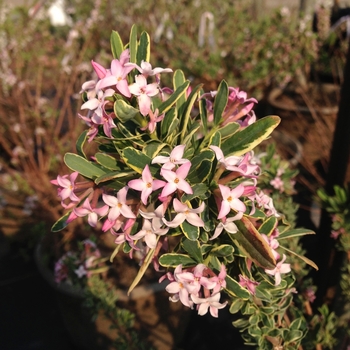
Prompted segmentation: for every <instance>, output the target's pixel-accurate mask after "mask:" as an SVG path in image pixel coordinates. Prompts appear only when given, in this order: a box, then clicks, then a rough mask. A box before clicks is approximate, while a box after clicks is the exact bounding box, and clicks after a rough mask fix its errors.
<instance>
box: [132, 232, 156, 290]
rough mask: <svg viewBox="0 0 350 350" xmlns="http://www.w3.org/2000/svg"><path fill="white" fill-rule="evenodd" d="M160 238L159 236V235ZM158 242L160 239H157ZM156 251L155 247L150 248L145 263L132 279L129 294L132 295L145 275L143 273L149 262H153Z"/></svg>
mask: <svg viewBox="0 0 350 350" xmlns="http://www.w3.org/2000/svg"><path fill="white" fill-rule="evenodd" d="M158 239H159V237H158ZM157 242H158V240H157ZM154 253H155V248H153V249H150V250H149V252H148V253H147V255H146V257H145V258H144V260H143V263H142V265H141V267H140V269H139V272H138V273H137V275H136V277H135V278H134V280H133V281H132V283H131V285H130V287H129V290H128V295H130V293H131V292H132V290H133V289H134V288H135V287H136V286H137V285H138V283H139V282H140V281H141V278H142V277H143V275H144V274H145V272H146V270H147V268H148V266H149V264H150V263H151V262H152V259H153V256H154Z"/></svg>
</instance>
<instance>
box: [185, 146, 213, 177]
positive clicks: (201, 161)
mask: <svg viewBox="0 0 350 350" xmlns="http://www.w3.org/2000/svg"><path fill="white" fill-rule="evenodd" d="M214 159H215V153H214V152H213V151H212V150H211V149H205V150H203V151H201V152H200V153H199V154H198V155H196V156H195V157H193V158H192V160H191V163H192V165H191V169H190V172H189V174H188V176H187V178H188V180H189V181H190V182H191V183H203V182H205V181H206V180H207V179H208V177H209V176H210V175H211V170H212V166H213V162H214Z"/></svg>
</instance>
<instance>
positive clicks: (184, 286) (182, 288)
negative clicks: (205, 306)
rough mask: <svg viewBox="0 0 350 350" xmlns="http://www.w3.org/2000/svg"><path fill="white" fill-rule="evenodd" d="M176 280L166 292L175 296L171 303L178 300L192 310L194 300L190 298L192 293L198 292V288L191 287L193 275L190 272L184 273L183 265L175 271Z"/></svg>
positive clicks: (167, 287)
mask: <svg viewBox="0 0 350 350" xmlns="http://www.w3.org/2000/svg"><path fill="white" fill-rule="evenodd" d="M173 278H174V280H173V281H172V282H171V283H169V284H168V285H167V286H166V287H165V290H166V291H167V292H168V293H171V294H174V295H172V296H171V297H170V301H173V302H176V301H178V300H180V301H181V303H182V304H183V305H185V306H187V307H190V308H192V304H193V302H192V300H191V299H190V298H189V295H190V293H192V292H193V291H195V290H196V286H191V284H190V282H191V281H192V279H193V275H192V273H190V272H185V271H184V272H182V265H178V266H177V267H176V269H175V271H174V276H173Z"/></svg>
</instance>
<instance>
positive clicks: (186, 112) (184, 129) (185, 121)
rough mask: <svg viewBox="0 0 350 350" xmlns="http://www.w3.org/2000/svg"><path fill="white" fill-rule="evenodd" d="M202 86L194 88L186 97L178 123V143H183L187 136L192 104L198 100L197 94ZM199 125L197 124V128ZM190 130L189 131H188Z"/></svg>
mask: <svg viewBox="0 0 350 350" xmlns="http://www.w3.org/2000/svg"><path fill="white" fill-rule="evenodd" d="M201 88H202V85H198V86H196V87H195V88H194V89H193V90H192V91H191V93H190V95H189V96H188V98H187V100H186V103H185V104H184V105H183V111H181V117H180V116H179V121H180V130H181V136H180V143H185V137H186V136H187V135H188V131H189V125H190V121H191V112H192V110H193V106H194V103H195V102H196V101H197V99H198V94H199V91H200V89H201ZM199 126H200V124H199V123H198V128H199ZM190 130H191V129H190Z"/></svg>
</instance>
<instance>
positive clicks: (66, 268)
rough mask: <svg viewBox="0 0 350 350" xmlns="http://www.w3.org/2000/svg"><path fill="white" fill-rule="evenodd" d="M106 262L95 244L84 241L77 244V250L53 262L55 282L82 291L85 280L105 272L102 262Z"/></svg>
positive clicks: (105, 268)
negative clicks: (78, 288) (63, 283)
mask: <svg viewBox="0 0 350 350" xmlns="http://www.w3.org/2000/svg"><path fill="white" fill-rule="evenodd" d="M106 260H108V259H105V258H103V257H101V252H100V250H99V249H98V248H97V246H96V244H95V243H94V242H93V241H92V240H90V239H86V240H84V241H82V242H78V249H77V250H72V251H68V252H66V253H64V254H63V255H62V256H61V257H60V258H59V259H58V260H57V261H56V262H55V268H54V273H55V282H56V283H61V282H65V283H67V284H70V285H73V286H75V287H80V288H81V289H84V288H85V286H86V284H87V279H88V278H89V277H91V276H92V275H93V274H95V273H101V272H104V271H107V269H108V267H107V266H106V265H105V264H104V262H105V261H106Z"/></svg>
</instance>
